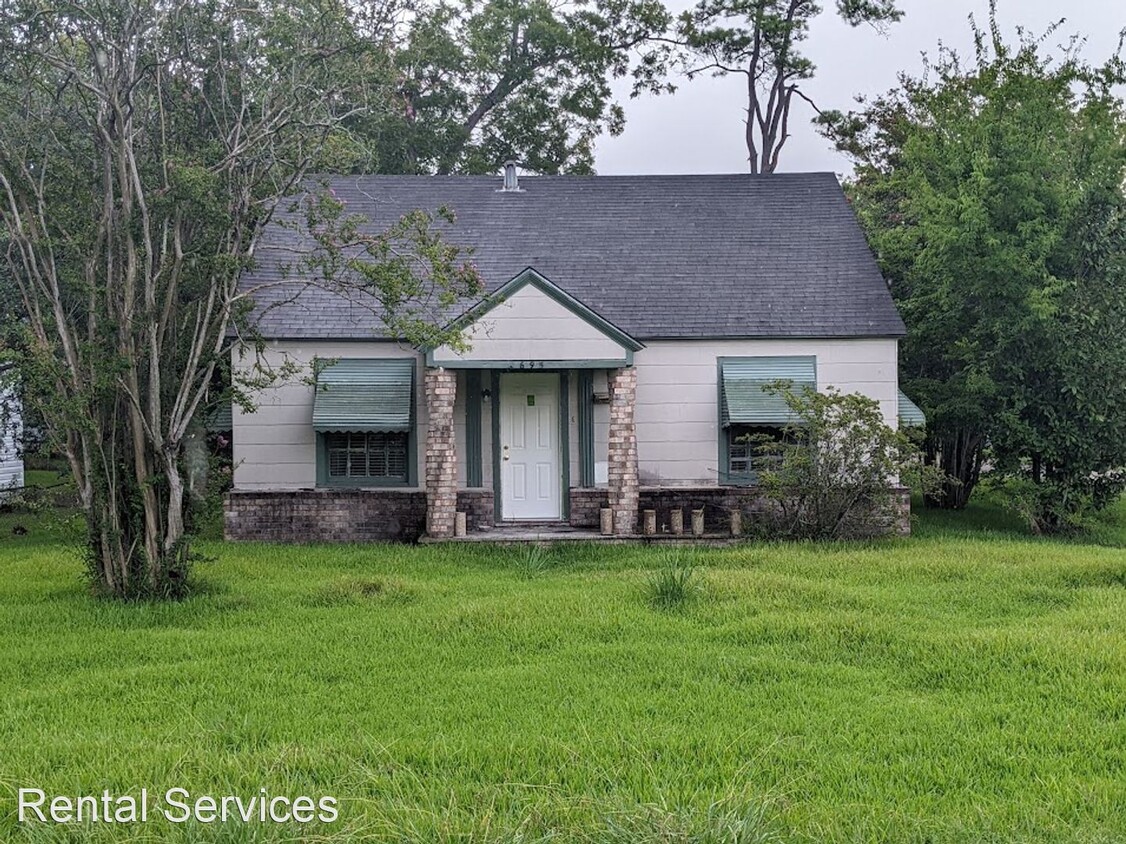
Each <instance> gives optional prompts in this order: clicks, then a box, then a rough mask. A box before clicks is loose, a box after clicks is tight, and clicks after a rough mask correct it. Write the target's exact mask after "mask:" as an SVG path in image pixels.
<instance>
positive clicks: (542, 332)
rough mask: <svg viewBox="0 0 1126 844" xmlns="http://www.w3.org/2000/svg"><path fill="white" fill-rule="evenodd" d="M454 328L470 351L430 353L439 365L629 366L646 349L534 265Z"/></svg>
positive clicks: (444, 348)
mask: <svg viewBox="0 0 1126 844" xmlns="http://www.w3.org/2000/svg"><path fill="white" fill-rule="evenodd" d="M450 327H456V328H460V329H462V330H463V331H464V333H465V335H466V338H467V339H468V341H469V343H470V346H471V348H470V349H469V350H468V351H466V352H458V351H455V350H454V349H452V348H450V347H449V346H440V347H438V348H436V349H431V350H428V351H427V356H426V359H427V363H430V364H435V365H440V366H450V367H457V366H474V367H481V366H497V367H500V366H509V365H512V364H513V363H514V362H515V361H522V362H526V361H538V362H541V363H543V364H544V365H551V364H555V363H567V364H570V365H582V364H584V363H586V364H590V365H594V364H595V363H599V364H604V365H612V364H628V363H629V362H630V361H631V360H632V355H633V353H634V352H636V351H638V350H639V349H641V348H643V345H642V344H641V343H640V342H638V341H637V340H635V339H634V338H632V337H630V336H629V335H628V334H626V333H625V332H623V331H622V330H621V329H619V328H618V327H617V326H615V325H613V324H612V323H611V322H609V321H608V320H606V319H604V318H603V317H602V316H600V315H599V314H597V313H596V312H595V311H593V310H592V309H591V308H589V307H587V306H586V305H585V304H583V303H582V302H580V301H578V300H577V299H575V298H574V297H573V296H571V295H570V294H569V293H567V292H566V291H564V290H562V289H560V288H559V287H558V286H557V285H555V284H554V283H552V282H551V281H550V280H549V279H547V278H546V277H544V276H543V275H541V274H540V273H538V272H536V270H534V269H532V268H531V267H529V268H527V269H525V270H523V271H522V272H520V273H519V274H518V275H516V276H515V277H514V278H512V279H511V280H510V281H508V282H507V283H505V284H504V285H502V286H501V287H500V288H499V289H497V290H496V291H495V292H494V293H492V294H490V295H488V296H486V297H485V298H484V299H482V300H481V301H480V302H479V303H477V304H476V305H475V306H474V307H472V308H470V309H469V311H467V312H466V313H465V314H464V315H463V316H461V317H460V318H458V319H457V320H454V322H453V323H452V324H451V326H450Z"/></svg>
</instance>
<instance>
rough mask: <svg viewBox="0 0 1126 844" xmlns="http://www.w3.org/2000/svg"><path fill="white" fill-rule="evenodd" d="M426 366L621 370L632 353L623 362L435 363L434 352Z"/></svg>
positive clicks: (447, 367)
mask: <svg viewBox="0 0 1126 844" xmlns="http://www.w3.org/2000/svg"><path fill="white" fill-rule="evenodd" d="M425 362H426V365H427V366H440V367H442V368H443V369H500V370H504V371H505V372H558V371H562V370H567V369H621V367H622V366H633V352H629V351H627V352H626V353H625V358H624V360H614V359H611V358H598V359H596V358H588V359H586V358H584V359H578V360H534V359H527V358H525V359H522V360H448V361H437V362H436V361H435V360H434V352H433V351H429V352H427V353H426V358H425Z"/></svg>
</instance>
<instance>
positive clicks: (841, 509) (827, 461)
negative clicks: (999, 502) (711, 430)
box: [750, 382, 937, 539]
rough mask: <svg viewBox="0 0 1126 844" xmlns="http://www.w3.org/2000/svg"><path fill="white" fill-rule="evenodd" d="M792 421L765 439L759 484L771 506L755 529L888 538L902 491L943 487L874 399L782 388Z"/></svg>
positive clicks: (792, 535) (785, 534)
mask: <svg viewBox="0 0 1126 844" xmlns="http://www.w3.org/2000/svg"><path fill="white" fill-rule="evenodd" d="M769 389H770V390H772V391H774V392H775V393H776V394H778V395H781V396H782V397H783V398H784V399H785V401H786V404H787V405H788V406H789V408H790V412H791V414H792V416H793V422H792V423H791V424H790V425H788V426H787V427H786V429H785V431H784V433H783V436H782V437H781V438H780V439H777V440H773V439H771V440H765V441H759V442H758V444H757V445H756V448H755V450H756V451H757V452H758V453H759V455H760V456H761V457H762V458H763V459H762V461H761V465H762V466H763V467H764V468H762V469H761V471H760V472H759V476H758V485H759V487H760V488H761V489H762V492H763V495H764V496H765V498H766V499H767V501H769V502H770V506H769V507H768V508H767V509H766V511H765V512H764V513H762V514H761V515H760V516H757V517H756V518H755V520H754V522H753V523H752V524H751V526H750V529H751V530H754V531H758V532H760V533H762V534H763V535H764V536H767V537H772V538H774V537H778V538H786V539H855V538H860V537H869V536H876V535H879V534H881V533H884V532H886V530H887V527H888V525H893V524H895V522H896V521H897V519H898V517H899V505H898V500H897V494H896V491H895V487H896V486H897V485H898V484H905V485H906V484H910V483H914V484H915V485H916V486H919V487H922V488H923V489H929V488H931V487H932V486H933V485H934V484H935V483H937V474H936V471H935V470H934V468H933V467H928V466H925V465H923V462H922V460H921V454H920V453H919V449H918V446H917V444H916V443H915V442H914V441H913V440H912V439H911V438H910V437H909V436H908V435H907V434H905V433H903V432H901V431H896V430H893V429H892V428H891V427H890V426H889V425H888V424H887V423H886V422H885V421H884V417H883V413H882V412H881V410H880V405H879V403H878V402H877V401H875V400H874V399H871V398H868V397H867V396H863V395H860V394H859V393H853V394H848V395H843V394H841V393H840V392H839V391H838V390H835V389H830V390H828V391H827V392H824V393H821V392H818V391H816V390H813V389H811V388H809V387H806V388H803V389H802V390H801V391H800V392H795V391H794V390H793V389H792V388H791V386H790V385H788V384H786V383H785V382H779V383H776V384H774V385H771V387H770V388H769Z"/></svg>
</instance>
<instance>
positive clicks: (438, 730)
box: [0, 509, 1126, 844]
mask: <svg viewBox="0 0 1126 844" xmlns="http://www.w3.org/2000/svg"><path fill="white" fill-rule="evenodd" d="M1118 515H1119V517H1122V516H1126V513H1122V512H1121V511H1119V514H1118ZM13 518H14V517H12V516H0V537H2V538H0V690H3V691H2V694H0V840H3V841H16V842H19V841H87V840H91V841H116V840H144V841H163V840H172V841H235V842H239V841H259V840H260V841H274V840H291V841H294V840H312V841H352V840H374V841H389V842H407V844H412V843H413V842H418V844H422V842H427V844H429V842H448V843H449V844H453V843H454V842H459V844H465V842H477V843H478V844H515V842H567V844H570V843H571V842H577V844H601V842H611V844H615V842H622V841H630V842H637V844H658V843H659V844H665V842H668V844H673V842H676V844H712V842H725V844H743V842H754V841H774V840H777V841H779V842H799V843H800V844H813V842H817V844H822V842H828V843H829V844H834V843H835V842H857V841H876V842H899V841H910V842H923V841H933V842H943V844H945V843H946V842H951V844H971V842H972V844H977V842H981V841H991V842H1009V841H1012V842H1017V841H1020V842H1049V844H1065V842H1066V844H1080V842H1084V843H1085V844H1087V843H1088V842H1106V844H1110V842H1118V841H1126V812H1123V809H1122V807H1123V806H1126V778H1124V777H1123V776H1122V771H1123V765H1124V760H1126V738H1124V736H1126V734H1124V732H1123V723H1126V710H1124V708H1123V701H1124V700H1126V587H1124V586H1123V584H1124V583H1126V531H1124V530H1123V525H1124V524H1126V519H1123V520H1122V521H1115V520H1114V519H1111V518H1110V517H1109V516H1108V520H1107V522H1106V524H1105V527H1104V529H1103V531H1102V533H1100V534H1099V535H1098V537H1097V542H1094V541H1090V540H1088V541H1086V542H1083V541H1076V540H1072V541H1067V542H1058V541H1051V540H1047V539H1038V538H1031V537H1028V536H1026V535H1024V534H1022V533H1021V531H1020V527H1019V525H1015V526H1014V525H1013V524H1012V523H1011V522H1009V521H1006V520H1005V519H1003V518H1002V517H1001V516H1000V515H999V514H998V513H996V512H993V511H988V512H984V513H983V512H980V511H978V510H976V509H975V510H973V511H971V512H969V513H967V514H962V515H961V516H958V515H951V514H922V516H921V518H920V524H919V530H918V534H917V536H916V538H913V539H910V540H893V541H888V542H867V543H829V544H817V543H802V544H794V545H786V544H769V545H759V544H751V545H742V546H737V547H731V548H722V549H704V548H696V547H684V548H679V549H677V550H676V551H674V552H670V553H669V554H668V555H665V554H662V553H661V552H660V551H659V550H655V549H654V548H652V547H650V546H632V545H602V544H591V545H582V544H576V545H572V544H560V545H559V546H558V547H557V548H555V549H541V551H532V550H530V549H498V548H494V547H489V546H477V545H464V546H456V547H455V546H423V547H406V546H391V545H388V546H381V545H343V546H308V547H293V546H276V545H268V544H223V543H220V542H214V543H206V544H204V545H203V546H202V548H201V550H202V551H204V552H205V553H206V554H207V555H208V556H209V557H212V558H213V562H209V563H205V564H201V565H200V567H199V568H198V570H197V574H198V575H199V576H200V577H201V578H203V580H204V581H205V582H206V584H207V586H208V588H207V589H205V590H202V591H200V592H199V593H197V594H196V595H194V596H192V597H191V598H189V599H188V600H186V601H183V602H180V603H176V604H142V605H134V606H120V605H117V604H113V603H108V602H101V601H97V600H94V599H92V598H91V597H90V595H89V593H88V591H87V590H86V588H85V587H84V584H83V583H82V581H81V578H80V568H81V565H80V561H79V559H78V558H77V557H76V556H75V555H74V554H73V553H72V552H71V551H70V550H69V549H68V547H67V546H66V545H65V543H63V542H62V541H61V540H60V535H59V534H56V533H53V531H54V530H55V528H52V527H51V526H49V525H46V526H45V525H42V524H40V523H30V524H29V525H28V526H29V527H30V528H31V530H30V532H29V534H28V535H27V536H22V537H13V536H12V534H11V525H12V519H13ZM19 518H20V519H24V518H25V517H23V516H20V517H19ZM690 570H691V571H693V572H694V574H686V572H688V571H690ZM639 572H640V574H639ZM705 574H706V581H705V579H704V577H703V575H705ZM666 577H667V578H668V581H669V583H673V584H674V585H671V586H668V585H667V584H666V586H662V587H661V589H660V590H657V589H656V587H654V588H653V590H652V594H656V593H657V592H658V591H660V592H661V594H668V595H670V596H672V595H679V596H686V597H683V600H682V599H681V598H672V599H670V601H669V603H668V606H670V607H672V608H676V607H681V608H683V610H684V611H683V612H677V611H671V612H668V611H664V610H662V611H660V612H655V611H654V604H653V603H651V601H650V599H649V598H650V587H649V586H648V585H646V584H649V583H650V582H657V581H661V580H662V579H664V578H666ZM639 584H640V585H639ZM705 584H706V591H703V592H701V589H702V587H703V586H704V585H705ZM701 594H702V595H704V596H705V597H706V599H705V600H701V599H699V596H700V595H701ZM27 786H35V787H40V788H43V789H45V790H47V791H48V792H49V793H53V794H77V793H94V794H100V793H101V790H102V789H103V788H109V789H111V790H112V791H114V792H116V793H126V792H129V793H135V792H136V790H137V789H139V788H140V787H141V786H145V787H148V788H149V789H150V790H153V791H156V790H159V791H163V790H164V789H167V788H169V787H172V786H182V787H185V788H188V789H190V790H191V791H192V792H193V793H194V794H213V795H224V794H240V795H253V794H256V793H258V789H259V788H267V789H269V790H270V791H271V792H272V793H277V794H302V793H308V794H311V795H313V796H317V795H324V794H330V795H335V796H338V797H339V798H340V799H341V801H342V811H341V818H340V820H339V821H338V822H337V823H335V824H329V825H320V826H311V827H293V826H290V827H281V828H276V827H272V826H269V827H265V828H263V827H243V826H241V825H239V826H232V825H230V824H227V825H218V824H216V825H210V826H206V825H199V824H195V825H191V824H189V825H184V826H182V827H175V826H171V825H168V824H158V823H150V824H149V825H148V826H144V827H140V826H133V827H128V826H120V827H114V826H110V825H103V826H100V827H96V828H73V827H69V828H68V827H44V826H40V827H28V826H20V825H18V824H17V823H16V821H15V818H14V807H15V804H14V798H15V790H16V789H17V788H19V787H27Z"/></svg>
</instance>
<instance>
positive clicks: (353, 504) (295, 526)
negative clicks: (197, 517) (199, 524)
mask: <svg viewBox="0 0 1126 844" xmlns="http://www.w3.org/2000/svg"><path fill="white" fill-rule="evenodd" d="M223 511H224V513H223V514H224V517H225V518H224V529H223V536H224V538H225V539H229V540H264V541H269V542H372V541H378V540H385V541H386V540H391V541H397V542H414V541H415V540H417V539H418V537H419V536H420V535H421V534H422V531H423V527H424V525H425V524H426V493H424V492H422V491H421V490H414V489H386V490H384V489H379V490H367V489H306V490H295V491H293V492H289V491H287V492H267V491H263V492H257V491H251V490H245V491H244V490H232V491H231V492H228V493H227V495H226V498H225V499H224V502H223Z"/></svg>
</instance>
